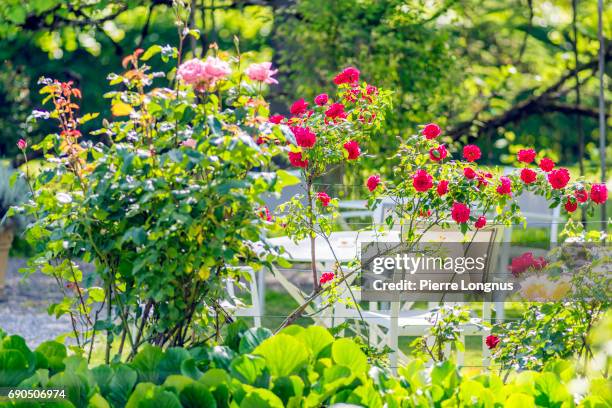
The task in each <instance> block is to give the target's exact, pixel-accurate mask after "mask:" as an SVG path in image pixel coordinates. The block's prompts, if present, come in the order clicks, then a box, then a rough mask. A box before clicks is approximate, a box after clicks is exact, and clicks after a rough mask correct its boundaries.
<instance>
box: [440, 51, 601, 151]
mask: <svg viewBox="0 0 612 408" xmlns="http://www.w3.org/2000/svg"><path fill="white" fill-rule="evenodd" d="M611 57H612V47H611V46H609V47H608V48H607V49H606V52H605V59H606V61H607V60H609V59H610V58H611ZM589 69H590V70H591V71H592V72H593V74H594V73H595V71H596V70H597V60H596V59H594V60H591V61H589V62H586V63H584V64H582V65H579V66H578V67H576V68H575V69H572V70H569V71H567V72H566V73H565V74H563V75H562V76H561V77H560V78H559V79H558V80H557V81H556V82H555V83H553V84H552V85H551V86H549V87H548V88H546V89H545V90H544V91H543V92H542V93H540V94H538V95H533V96H531V97H530V98H527V99H525V100H524V101H521V102H518V103H517V104H516V105H514V106H512V107H511V108H509V109H508V110H506V111H505V112H503V113H501V114H499V115H496V116H493V117H491V118H488V119H486V120H480V119H479V117H480V115H481V114H482V113H483V111H484V109H482V110H480V111H479V112H477V113H476V114H475V115H474V117H473V118H472V119H471V120H468V121H465V122H461V123H458V124H456V125H455V126H454V127H453V128H451V129H450V130H449V131H448V132H447V135H448V136H450V137H451V138H452V139H453V140H457V139H458V138H460V137H461V136H463V135H468V136H472V137H478V136H479V135H480V134H482V133H485V132H487V131H488V130H491V129H495V128H497V127H500V126H504V125H506V124H508V123H515V122H518V121H520V120H522V119H523V118H525V117H528V116H531V115H534V114H538V113H546V112H561V113H572V114H579V115H583V116H589V117H593V114H594V113H596V112H595V110H593V109H592V108H588V107H582V106H571V107H570V106H568V105H565V104H562V103H559V102H557V101H555V99H557V96H558V92H560V91H561V90H562V88H563V85H564V84H565V83H566V82H567V81H568V80H570V79H571V78H573V77H574V76H575V75H576V74H577V73H579V72H582V71H586V70H589Z"/></svg>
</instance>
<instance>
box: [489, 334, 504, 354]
mask: <svg viewBox="0 0 612 408" xmlns="http://www.w3.org/2000/svg"><path fill="white" fill-rule="evenodd" d="M500 341H501V340H500V339H499V337H497V336H496V335H494V334H491V335H489V336H487V338H486V340H485V343H486V344H487V347H488V348H489V350H491V349H494V348H495V347H497V345H498V344H499V342H500Z"/></svg>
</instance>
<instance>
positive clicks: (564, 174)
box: [548, 169, 570, 190]
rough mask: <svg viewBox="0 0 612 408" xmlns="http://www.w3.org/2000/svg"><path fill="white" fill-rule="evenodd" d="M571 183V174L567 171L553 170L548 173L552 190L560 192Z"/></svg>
mask: <svg viewBox="0 0 612 408" xmlns="http://www.w3.org/2000/svg"><path fill="white" fill-rule="evenodd" d="M569 181H570V174H569V171H568V170H567V169H559V170H552V171H551V172H550V173H548V182H549V183H550V185H551V186H552V188H554V189H556V190H560V189H562V188H563V187H565V186H567V183H569Z"/></svg>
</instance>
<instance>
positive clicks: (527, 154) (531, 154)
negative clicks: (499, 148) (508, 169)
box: [516, 149, 536, 164]
mask: <svg viewBox="0 0 612 408" xmlns="http://www.w3.org/2000/svg"><path fill="white" fill-rule="evenodd" d="M535 157H536V152H535V150H533V149H521V150H519V152H518V153H517V154H516V158H517V159H518V161H520V162H521V163H527V164H529V163H531V162H533V161H534V160H535Z"/></svg>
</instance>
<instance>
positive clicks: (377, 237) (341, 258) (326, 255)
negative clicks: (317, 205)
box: [260, 231, 400, 325]
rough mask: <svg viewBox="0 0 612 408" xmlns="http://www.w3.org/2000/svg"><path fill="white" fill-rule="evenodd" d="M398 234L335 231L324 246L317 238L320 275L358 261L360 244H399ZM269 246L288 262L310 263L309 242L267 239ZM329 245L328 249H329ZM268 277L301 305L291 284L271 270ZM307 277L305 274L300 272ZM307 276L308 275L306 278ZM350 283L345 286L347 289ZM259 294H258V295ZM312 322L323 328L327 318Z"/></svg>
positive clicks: (301, 296)
mask: <svg viewBox="0 0 612 408" xmlns="http://www.w3.org/2000/svg"><path fill="white" fill-rule="evenodd" d="M399 240H400V232H399V231H339V232H332V233H331V234H330V236H329V244H328V242H327V241H326V240H325V239H324V238H321V237H317V239H316V241H315V254H316V259H317V263H318V264H319V265H317V267H318V268H320V269H319V270H320V271H321V272H328V271H331V269H332V267H333V266H334V264H335V263H336V262H340V263H345V262H350V261H352V260H355V259H359V256H360V252H361V244H362V243H367V242H399ZM267 242H269V243H270V244H272V245H275V246H278V247H282V248H284V249H285V252H284V253H283V254H282V256H283V257H284V258H285V259H287V260H288V261H290V262H304V263H310V262H311V257H310V239H309V238H306V239H303V240H301V241H298V242H297V243H296V242H294V241H293V240H292V239H291V238H289V237H278V238H270V239H268V240H267ZM330 245H331V248H330ZM272 273H273V274H274V275H275V277H276V278H277V280H278V282H279V283H280V284H281V285H282V286H283V288H284V289H285V290H287V292H288V293H289V294H290V295H291V297H293V298H294V299H295V300H296V302H298V304H302V303H304V301H305V299H306V297H307V296H306V295H305V294H304V293H303V292H302V291H301V290H300V289H299V288H298V287H297V286H296V285H295V284H293V283H292V282H289V280H288V279H287V278H286V277H285V276H283V275H282V273H280V272H278V271H276V270H272ZM304 273H308V272H304ZM309 276H310V274H309ZM352 281H353V279H351V280H350V282H348V281H347V282H346V283H347V285H349V284H350V283H351V282H352ZM261 292H262V291H261V290H260V293H261ZM306 311H307V312H308V313H310V314H313V313H314V312H315V309H314V308H313V307H312V306H310V307H308V308H307V309H306ZM314 319H315V320H316V321H317V322H318V323H320V324H323V325H329V322H330V319H329V316H319V317H314Z"/></svg>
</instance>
